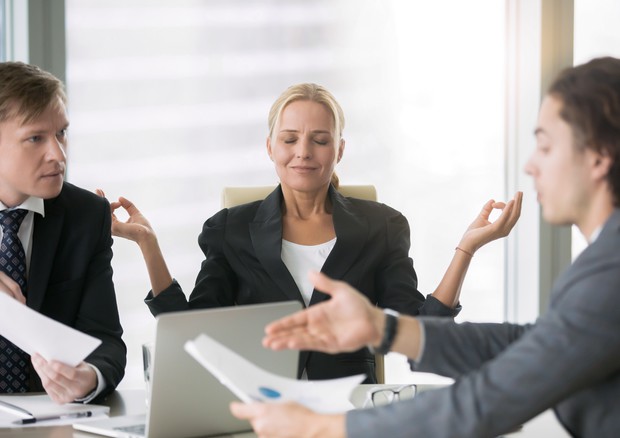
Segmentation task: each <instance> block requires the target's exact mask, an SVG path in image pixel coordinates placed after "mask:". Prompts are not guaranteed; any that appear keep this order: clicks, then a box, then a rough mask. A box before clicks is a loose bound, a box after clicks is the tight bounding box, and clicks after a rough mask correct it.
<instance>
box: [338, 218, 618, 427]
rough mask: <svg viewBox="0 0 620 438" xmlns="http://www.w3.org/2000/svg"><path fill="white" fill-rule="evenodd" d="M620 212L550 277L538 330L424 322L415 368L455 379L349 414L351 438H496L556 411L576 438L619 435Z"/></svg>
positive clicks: (518, 327) (447, 322)
mask: <svg viewBox="0 0 620 438" xmlns="http://www.w3.org/2000/svg"><path fill="white" fill-rule="evenodd" d="M619 298H620V210H615V211H614V212H613V214H612V215H611V217H610V218H609V219H608V220H607V222H606V224H605V226H604V227H603V229H602V231H601V233H600V235H599V236H598V238H597V239H596V240H595V241H594V242H593V243H592V244H591V245H589V246H588V247H587V248H586V249H585V250H584V251H583V252H582V254H581V255H580V256H579V257H578V258H577V259H576V260H575V261H574V263H573V264H572V265H571V266H570V267H569V268H568V269H567V270H566V271H565V272H564V273H563V274H562V275H561V276H560V277H559V278H558V279H557V280H556V282H555V284H554V287H553V290H552V295H551V302H550V306H549V309H548V311H547V312H545V313H544V315H542V316H541V317H540V318H538V320H537V321H536V323H535V324H529V325H516V324H508V323H504V324H474V323H465V324H456V323H454V322H452V321H451V320H448V319H443V320H442V319H437V318H432V319H431V318H428V319H427V318H421V321H422V323H423V327H424V331H425V333H426V345H425V348H424V352H423V355H422V358H421V359H420V362H418V363H415V364H414V363H412V368H414V369H416V370H418V371H431V372H435V373H438V374H442V375H445V376H450V377H453V378H455V379H456V381H455V383H454V385H452V386H450V387H447V388H443V389H440V390H436V391H426V392H423V393H421V394H420V395H419V396H417V397H416V398H415V399H413V400H410V401H407V402H401V403H397V404H393V405H390V406H387V407H385V408H379V409H372V410H359V411H351V412H349V413H348V414H347V434H348V436H351V437H376V436H389V437H395V438H396V437H416V436H420V437H459V436H463V437H487V436H488V437H493V436H498V435H500V434H502V433H505V432H507V431H509V430H511V429H513V428H515V427H516V426H518V425H520V424H522V423H524V422H526V421H527V420H529V419H530V418H532V417H534V416H536V415H537V414H539V413H541V412H543V411H544V410H546V409H548V408H553V409H554V410H555V413H556V415H557V417H558V419H559V421H560V422H561V423H562V425H563V426H564V427H565V428H566V429H567V430H568V432H569V433H570V434H571V435H573V436H580V437H597V438H600V437H616V436H620V312H619V311H618V299H619Z"/></svg>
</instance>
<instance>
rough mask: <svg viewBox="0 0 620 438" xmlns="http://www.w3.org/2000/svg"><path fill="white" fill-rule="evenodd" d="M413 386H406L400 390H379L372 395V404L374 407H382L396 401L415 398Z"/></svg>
mask: <svg viewBox="0 0 620 438" xmlns="http://www.w3.org/2000/svg"><path fill="white" fill-rule="evenodd" d="M415 392H416V387H415V385H406V386H402V387H400V388H385V389H379V390H377V391H375V392H373V393H372V403H373V405H374V406H384V405H388V404H390V403H393V402H394V401H396V400H407V399H411V398H413V397H414V396H415Z"/></svg>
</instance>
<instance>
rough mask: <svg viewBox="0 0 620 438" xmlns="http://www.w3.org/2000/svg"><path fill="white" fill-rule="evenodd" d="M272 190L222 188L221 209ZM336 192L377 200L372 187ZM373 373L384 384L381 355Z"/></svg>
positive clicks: (258, 196) (341, 187)
mask: <svg viewBox="0 0 620 438" xmlns="http://www.w3.org/2000/svg"><path fill="white" fill-rule="evenodd" d="M274 189H275V186H256V187H224V190H222V208H229V207H234V206H236V205H241V204H246V203H248V202H252V201H258V200H261V199H265V198H266V197H267V195H268V194H269V193H271V192H272V191H273V190H274ZM338 191H339V192H340V193H342V194H343V195H344V196H347V197H351V198H358V199H367V200H369V201H376V200H377V190H376V189H375V186H373V185H345V186H340V187H339V188H338ZM375 372H376V374H377V375H376V377H377V383H385V363H384V357H383V355H382V354H376V355H375Z"/></svg>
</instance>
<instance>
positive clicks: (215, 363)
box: [185, 334, 365, 413]
mask: <svg viewBox="0 0 620 438" xmlns="http://www.w3.org/2000/svg"><path fill="white" fill-rule="evenodd" d="M185 350H186V351H187V352H188V353H189V354H190V355H192V356H193V357H194V359H196V360H197V361H198V362H199V363H200V364H201V365H202V366H204V367H205V368H206V369H207V370H208V371H209V372H210V373H211V374H213V375H214V376H215V377H216V378H217V379H218V380H219V381H220V382H221V383H222V384H224V385H226V386H227V387H228V388H229V389H230V390H231V391H232V392H233V393H234V394H235V395H236V396H237V397H239V398H240V399H241V400H242V401H244V402H246V403H249V402H254V401H260V402H267V403H273V402H288V401H293V402H297V403H299V404H301V405H304V406H306V407H307V408H310V409H312V410H314V411H316V412H320V413H337V412H344V411H348V410H350V409H353V404H352V403H351V402H350V401H349V396H350V395H351V392H352V391H353V389H354V388H355V387H356V386H357V385H359V384H360V383H361V382H362V381H363V380H364V379H365V376H364V375H363V374H359V375H356V376H350V377H344V378H341V379H331V380H314V381H307V380H295V379H290V378H286V377H281V376H278V375H275V374H272V373H270V372H268V371H265V370H264V369H262V368H259V367H258V366H256V365H254V364H253V363H251V362H249V361H248V360H247V359H245V358H243V357H241V356H240V355H238V354H237V353H235V352H234V351H232V350H230V349H229V348H227V347H225V346H224V345H222V344H220V343H219V342H217V341H215V340H214V339H213V338H211V337H209V336H207V335H205V334H202V335H199V336H198V337H197V338H196V339H194V340H193V341H188V342H186V343H185Z"/></svg>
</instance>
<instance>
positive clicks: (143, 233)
mask: <svg viewBox="0 0 620 438" xmlns="http://www.w3.org/2000/svg"><path fill="white" fill-rule="evenodd" d="M97 194H98V195H99V196H102V197H105V193H104V192H103V190H101V189H97ZM119 208H122V209H124V210H125V211H126V212H127V214H128V215H129V217H128V218H127V220H126V221H125V222H123V221H121V220H119V219H118V217H117V216H116V214H115V211H116V210H118V209H119ZM110 209H111V211H112V235H113V236H116V237H122V238H124V239H128V240H133V241H134V242H136V243H137V244H138V245H141V244H143V243H145V242H146V241H148V240H150V239H155V231H154V230H153V227H151V224H150V223H149V221H148V219H147V218H146V217H145V216H144V215H143V214H142V213H141V212H140V210H138V208H137V207H136V206H135V205H134V204H133V203H132V202H131V201H130V200H129V199H127V198H123V197H122V196H121V197H119V198H118V201H115V202H110Z"/></svg>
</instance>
